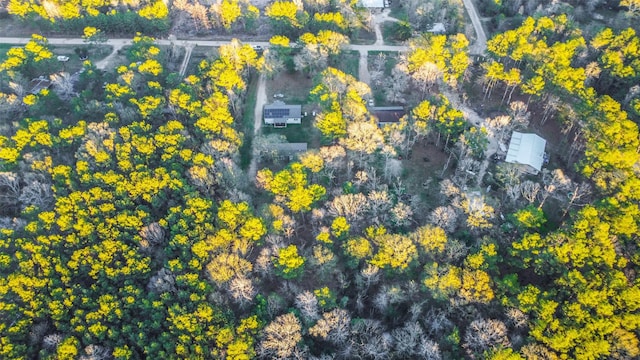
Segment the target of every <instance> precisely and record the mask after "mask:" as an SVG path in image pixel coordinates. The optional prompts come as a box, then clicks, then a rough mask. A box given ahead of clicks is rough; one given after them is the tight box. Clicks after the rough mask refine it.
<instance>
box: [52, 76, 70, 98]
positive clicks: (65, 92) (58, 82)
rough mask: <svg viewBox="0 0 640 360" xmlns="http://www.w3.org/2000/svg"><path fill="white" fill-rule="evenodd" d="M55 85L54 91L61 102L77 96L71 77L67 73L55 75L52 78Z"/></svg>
mask: <svg viewBox="0 0 640 360" xmlns="http://www.w3.org/2000/svg"><path fill="white" fill-rule="evenodd" d="M50 78H51V82H52V84H53V91H55V93H56V94H57V95H58V97H59V98H60V99H61V100H64V101H67V100H69V99H71V98H72V97H73V96H74V95H75V91H74V90H73V81H72V78H71V75H69V73H66V72H62V73H58V74H53V75H51V76H50Z"/></svg>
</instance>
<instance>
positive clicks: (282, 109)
mask: <svg viewBox="0 0 640 360" xmlns="http://www.w3.org/2000/svg"><path fill="white" fill-rule="evenodd" d="M262 115H263V118H264V123H265V124H266V125H273V126H274V127H286V126H287V125H289V124H300V123H301V122H302V105H287V104H285V103H283V102H282V101H276V102H274V103H273V104H270V105H265V106H264V108H263V112H262Z"/></svg>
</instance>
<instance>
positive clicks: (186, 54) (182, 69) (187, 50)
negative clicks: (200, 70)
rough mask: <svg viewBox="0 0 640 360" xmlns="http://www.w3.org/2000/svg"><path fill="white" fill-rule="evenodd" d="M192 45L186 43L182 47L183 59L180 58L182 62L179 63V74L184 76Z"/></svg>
mask: <svg viewBox="0 0 640 360" xmlns="http://www.w3.org/2000/svg"><path fill="white" fill-rule="evenodd" d="M193 47H194V45H192V44H188V45H185V47H184V50H185V51H184V59H182V64H181V65H180V71H179V73H180V76H182V77H184V75H185V74H186V72H187V67H188V66H189V59H191V52H192V51H193Z"/></svg>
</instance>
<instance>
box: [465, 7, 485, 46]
mask: <svg viewBox="0 0 640 360" xmlns="http://www.w3.org/2000/svg"><path fill="white" fill-rule="evenodd" d="M462 2H463V3H464V7H465V8H467V13H468V14H469V17H470V18H471V24H473V28H474V29H475V30H476V42H475V43H473V45H471V46H470V47H469V54H472V55H482V54H484V51H485V50H486V49H487V35H486V34H485V33H484V28H483V27H482V22H480V17H479V16H478V12H477V11H476V7H475V6H474V5H473V1H472V0H462Z"/></svg>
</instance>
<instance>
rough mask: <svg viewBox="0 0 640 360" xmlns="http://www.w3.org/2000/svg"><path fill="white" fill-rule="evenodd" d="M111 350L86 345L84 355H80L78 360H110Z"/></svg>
mask: <svg viewBox="0 0 640 360" xmlns="http://www.w3.org/2000/svg"><path fill="white" fill-rule="evenodd" d="M112 351H113V350H112V349H110V348H108V347H104V346H100V345H94V344H91V345H87V346H86V347H85V348H84V354H82V355H80V357H79V359H80V360H107V359H112V358H113V356H111V353H112Z"/></svg>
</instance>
